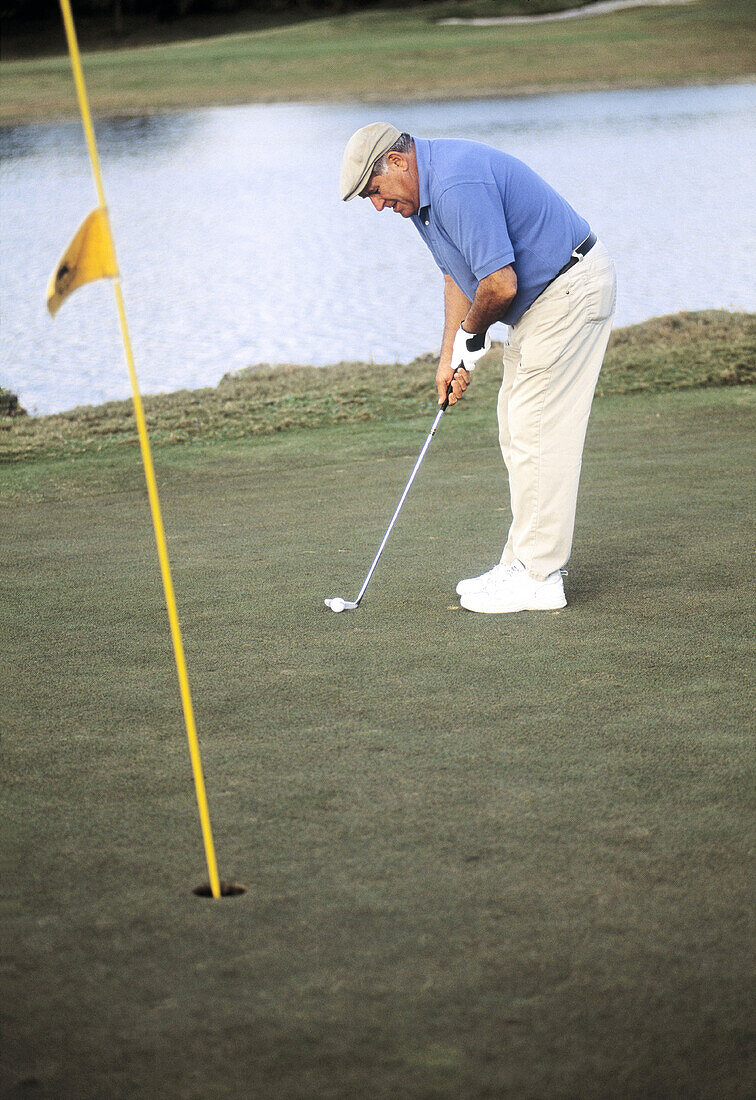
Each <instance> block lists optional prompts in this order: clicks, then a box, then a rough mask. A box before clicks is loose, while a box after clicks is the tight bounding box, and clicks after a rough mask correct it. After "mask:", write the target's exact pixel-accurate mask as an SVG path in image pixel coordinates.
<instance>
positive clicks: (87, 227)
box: [47, 206, 118, 317]
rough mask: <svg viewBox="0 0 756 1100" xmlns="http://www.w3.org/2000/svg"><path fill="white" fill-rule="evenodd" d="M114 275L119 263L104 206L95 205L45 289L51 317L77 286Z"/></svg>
mask: <svg viewBox="0 0 756 1100" xmlns="http://www.w3.org/2000/svg"><path fill="white" fill-rule="evenodd" d="M117 275H118V264H117V263H116V257H115V249H114V248H113V238H112V237H111V235H110V226H109V224H108V215H107V213H106V211H105V209H104V207H102V206H98V207H97V209H96V210H93V211H92V213H91V214H89V215H87V217H86V218H85V219H84V221H83V222H82V224H81V227H80V228H79V231H78V232H77V234H76V236H75V237H74V239H73V240H72V241H71V243H70V244H69V246H68V248H67V249H66V251H65V252H64V253H63V257H62V259H61V260H60V263H59V264H58V265H57V267H56V268H55V271H54V272H53V273H52V275H51V277H50V284H49V286H48V288H47V308H48V309H49V310H50V313H51V314H52V315H53V317H54V316H55V314H56V313H57V312H58V310H59V309H60V307H61V306H62V304H63V302H64V301H65V300H66V298H67V297H68V296H69V294H73V292H74V291H75V290H76V288H77V287H80V286H83V285H84V284H85V283H92V282H94V280H95V279H108V278H111V279H112V278H115V277H116V276H117Z"/></svg>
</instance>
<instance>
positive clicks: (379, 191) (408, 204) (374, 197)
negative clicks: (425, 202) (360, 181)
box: [362, 153, 420, 218]
mask: <svg viewBox="0 0 756 1100" xmlns="http://www.w3.org/2000/svg"><path fill="white" fill-rule="evenodd" d="M413 168H414V166H413V164H412V162H411V161H410V159H409V158H408V157H405V156H403V155H402V154H401V153H389V156H388V171H387V172H386V174H385V175H383V176H371V177H370V182H369V183H368V185H367V187H366V188H365V190H364V191H363V192H362V195H363V198H366V199H370V201H371V202H372V204H373V206H374V207H375V208H376V210H393V211H394V212H395V213H397V214H401V216H402V217H403V218H410V217H412V215H413V214H417V212H418V209H419V207H420V188H419V185H418V180H417V172H416V171H414V170H413Z"/></svg>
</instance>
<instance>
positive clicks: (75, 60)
mask: <svg viewBox="0 0 756 1100" xmlns="http://www.w3.org/2000/svg"><path fill="white" fill-rule="evenodd" d="M60 6H61V10H62V12H63V24H64V26H65V29H66V38H67V40H68V51H69V54H70V55H71V65H72V67H73V76H74V83H75V84H76V94H77V96H78V99H79V110H80V111H81V121H82V123H83V125H84V134H85V137H86V139H87V146H88V148H89V159H90V160H91V162H92V171H93V173H94V179H95V186H96V188H97V198H98V200H99V203H100V208H101V210H102V213H103V215H104V218H105V222H106V225H107V231H108V235H109V236H110V242H111V246H112V249H113V256H115V244H114V243H113V240H112V233H111V231H110V223H109V221H108V219H107V207H106V204H105V192H104V190H103V186H102V176H101V175H100V162H99V158H98V156H97V145H96V143H95V136H94V130H93V128H92V119H91V116H90V113H89V103H88V101H87V91H86V87H85V84H84V73H83V72H82V68H81V59H80V56H79V46H78V42H77V40H76V29H75V27H74V21H73V15H72V13H71V5H70V2H69V0H60ZM113 289H114V290H115V298H116V305H117V307H118V320H119V322H120V325H121V336H122V338H123V347H124V351H125V352H126V362H127V364H128V368H129V377H130V379H131V388H132V390H133V396H134V413H135V415H136V422H137V430H138V432H139V445H140V447H141V450H142V461H143V463H144V472H145V476H146V479H147V493H148V496H149V500H150V509H151V511H152V523H153V526H154V528H155V539H156V541H157V548H158V557H159V558H160V571H161V573H162V576H163V589H164V591H165V602H166V604H167V607H168V618H169V620H170V624H171V636H172V638H173V649H174V653H175V655H176V669H177V671H178V679H179V687H180V689H181V702H182V704H183V708H184V721H185V723H186V734H187V738H188V740H189V755H190V757H191V761H192V772H193V774H194V785H195V788H196V791H197V804H198V806H199V815H200V822H201V824H202V838H203V840H204V843H205V856H206V858H207V869H208V871H209V873H210V889H211V891H212V895H213V897H214V898H219V897H220V896H221V889H220V881H219V878H218V866H217V864H216V860H215V847H214V845H213V833H212V829H211V827H210V813H209V810H208V806H207V794H206V792H205V780H204V777H203V775H202V760H201V758H200V750H199V742H198V740H197V730H196V727H195V724H194V711H193V709H192V697H191V694H190V692H189V678H188V676H187V672H186V661H185V659H184V646H183V643H182V641H181V628H180V626H179V620H178V612H177V611H176V597H175V595H174V591H173V581H172V579H171V567H170V563H169V561H168V549H167V547H166V542H165V533H164V531H163V520H162V516H161V514H160V501H159V499H158V491H157V483H156V481H155V471H154V468H153V465H152V454H151V452H150V442H149V439H148V437H147V425H146V423H145V419H144V410H143V408H142V398H141V395H140V393H139V385H138V383H137V377H136V370H135V368H134V357H133V355H132V352H131V340H130V339H129V330H128V327H127V324H126V310H125V309H124V305H123V294H122V293H121V281H120V276H119V275H118V274H116V275H115V277H114V280H113Z"/></svg>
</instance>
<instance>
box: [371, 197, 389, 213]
mask: <svg viewBox="0 0 756 1100" xmlns="http://www.w3.org/2000/svg"><path fill="white" fill-rule="evenodd" d="M370 201H371V202H372V204H373V206H374V207H375V208H376V210H383V208H384V206H385V205H386V200H385V199H382V198H381V196H380V195H371V196H370Z"/></svg>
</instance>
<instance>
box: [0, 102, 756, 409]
mask: <svg viewBox="0 0 756 1100" xmlns="http://www.w3.org/2000/svg"><path fill="white" fill-rule="evenodd" d="M755 114H756V84H750V85H728V86H719V87H711V88H681V89H663V90H654V91H626V92H622V91H619V92H598V93H585V94H582V93H581V94H569V95H550V96H542V97H535V98H529V99H492V100H480V101H466V102H459V101H454V102H434V103H416V104H405V103H401V104H400V103H381V104H373V105H370V106H364V105H352V106H350V105H331V106H329V105H325V106H324V105H322V104H321V105H304V104H284V105H276V106H269V105H266V106H246V107H236V108H222V109H209V110H202V111H194V112H191V113H181V114H171V115H162V116H153V117H149V118H141V119H131V120H111V121H107V122H102V123H99V124H98V125H97V136H98V141H99V145H100V155H101V160H102V168H103V175H104V180H105V189H106V193H107V196H108V202H109V206H110V211H111V219H112V224H113V230H114V235H115V240H116V246H117V249H118V254H119V260H120V266H121V272H122V275H123V284H124V293H125V298H126V307H127V311H128V315H129V321H130V325H131V328H132V337H133V342H134V351H135V357H136V364H137V371H138V374H139V379H140V384H141V387H142V390H143V392H145V393H154V392H164V391H168V390H175V389H181V388H185V387H186V388H195V387H198V386H204V385H214V384H215V383H217V382H218V380H219V379H220V378H221V376H222V375H223V374H225V373H226V372H227V371H230V370H237V369H239V368H241V367H244V366H246V365H248V364H250V363H258V362H269V363H282V362H294V363H315V364H318V365H323V364H326V363H335V362H339V361H340V360H349V359H362V360H374V361H376V362H393V361H396V360H406V359H408V358H411V357H412V356H414V355H416V354H419V353H421V352H424V351H428V350H431V349H434V348H437V347H438V345H439V341H440V332H441V324H442V309H441V276H440V274H439V273H438V271H437V269H436V268H435V266H434V264H433V261H432V259H431V257H430V255H429V253H427V252H426V250H425V248H424V246H423V244H422V242H421V241H420V238H419V236H418V235H417V233H416V232H415V230H414V228H413V227H412V226H411V225H410V224H408V223H405V222H403V221H401V220H400V219H399V218H397V217H395V216H394V215H393V214H391V213H390V212H385V213H383V214H382V215H378V214H376V213H375V211H374V210H373V209H372V208H371V207H370V206H369V205H368V204H367V203H364V202H360V201H359V200H357V201H355V202H353V203H349V204H348V205H345V204H343V203H341V202H340V201H339V199H338V193H337V182H338V174H339V165H340V160H341V152H342V149H343V146H344V143H345V141H346V140H347V138H348V137H349V135H350V134H351V133H352V131H353V130H355V129H356V128H357V127H358V126H361V125H364V124H365V123H366V122H369V121H373V120H375V119H377V118H385V119H387V120H390V121H393V122H395V123H396V125H398V126H400V127H401V128H402V129H406V130H409V131H411V132H414V133H416V134H418V135H420V136H424V137H466V138H471V139H475V140H481V141H486V142H489V143H490V144H492V145H495V146H497V147H499V148H502V149H505V150H507V151H508V152H511V153H513V154H514V155H516V156H519V157H521V158H522V159H523V160H525V161H526V162H527V163H529V164H530V165H531V166H532V167H533V168H535V169H536V171H538V172H540V173H541V174H542V175H543V176H544V177H545V178H546V179H547V180H548V181H549V182H550V183H552V184H553V185H554V186H555V187H556V188H557V189H558V190H560V191H561V192H562V193H563V194H564V195H565V196H566V197H567V198H568V199H569V200H570V201H571V202H572V203H573V205H574V206H575V207H576V209H577V210H578V211H579V212H580V213H581V214H583V215H584V216H585V217H586V218H587V219H588V220H589V221H590V223H591V225H592V226H593V228H594V229H595V230H596V231H597V232H598V234H599V235H600V237H601V238H602V239H603V240H604V242H605V243H606V245H607V246H608V248H609V249H610V251H611V252H612V254H613V255H614V257H615V260H616V263H617V269H618V277H619V288H620V289H619V299H618V312H617V318H616V323H617V324H619V325H622V324H628V323H631V322H634V321H640V320H644V319H646V318H648V317H651V316H655V315H658V314H662V313H669V312H673V311H676V310H681V309H702V308H720V307H721V308H728V309H749V310H752V309H754V304H755V303H754V299H755V298H756V292H755V291H754V277H753V275H754V273H753V253H754V239H755V236H756V234H755V233H754V214H753V202H752V194H751V186H752V183H751V181H752V180H753V178H754V167H756V166H755V165H754V151H753V139H752V135H753V121H754V115H755ZM0 188H1V198H2V208H1V219H0V311H1V315H0V322H1V323H0V384H2V385H5V386H7V387H8V388H11V389H13V390H14V391H15V392H17V393H18V394H19V395H20V397H21V400H22V403H23V404H24V405H25V406H26V408H27V409H29V410H30V411H34V412H40V413H42V412H52V411H59V410H63V409H67V408H71V407H73V406H75V405H77V404H91V403H97V402H100V401H104V400H107V399H110V398H120V397H127V396H128V395H129V392H130V391H129V384H128V378H127V374H126V368H125V366H124V363H123V354H122V350H121V344H120V339H119V335H118V328H117V321H116V316H115V312H114V307H113V301H112V291H111V288H110V286H109V285H108V284H107V283H101V284H93V285H91V286H89V287H85V288H83V289H82V290H79V291H77V294H76V296H75V298H73V299H72V300H71V301H70V302H67V303H66V304H65V305H64V306H63V308H62V310H61V312H60V313H59V314H58V316H57V318H56V319H55V321H54V322H53V321H52V320H50V318H49V316H48V314H47V311H46V308H45V300H44V299H45V289H46V285H47V280H48V277H49V275H50V272H51V271H52V269H53V267H54V265H55V263H56V261H57V260H58V258H59V256H60V254H61V253H62V251H63V249H64V247H65V245H66V244H67V243H68V241H69V239H70V237H71V236H72V235H73V233H74V231H75V229H76V228H77V227H78V225H79V223H80V222H81V220H82V219H83V217H84V215H85V214H86V213H87V212H88V211H89V210H91V209H92V208H93V207H94V206H95V205H96V199H95V195H94V189H93V184H92V180H91V175H90V169H89V163H88V160H87V155H86V149H85V145H84V140H83V137H82V134H81V128H80V126H79V125H78V124H75V123H70V124H62V125H50V126H24V127H11V128H5V129H2V130H0ZM494 335H496V334H495V333H494ZM498 335H499V336H500V337H501V336H503V335H504V330H503V329H502V330H501V332H500V333H499V334H498Z"/></svg>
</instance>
